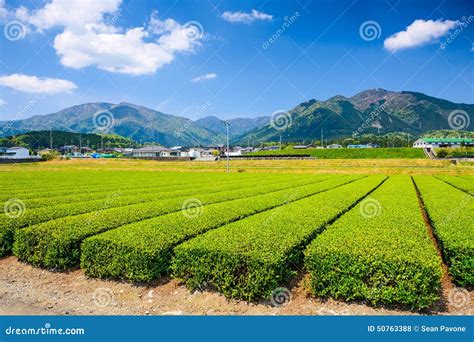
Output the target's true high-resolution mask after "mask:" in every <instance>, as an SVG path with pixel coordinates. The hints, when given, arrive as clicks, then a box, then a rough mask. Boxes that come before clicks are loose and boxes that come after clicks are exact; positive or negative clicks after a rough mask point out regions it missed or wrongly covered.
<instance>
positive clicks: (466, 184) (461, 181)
mask: <svg viewBox="0 0 474 342" xmlns="http://www.w3.org/2000/svg"><path fill="white" fill-rule="evenodd" d="M435 178H438V179H441V180H442V181H445V182H446V183H448V184H450V185H451V186H453V187H455V188H458V189H461V190H463V191H466V192H468V193H469V194H470V195H471V196H472V195H474V182H473V181H472V180H468V179H466V178H461V177H455V176H436V177H435Z"/></svg>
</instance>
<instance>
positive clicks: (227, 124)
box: [223, 121, 230, 173]
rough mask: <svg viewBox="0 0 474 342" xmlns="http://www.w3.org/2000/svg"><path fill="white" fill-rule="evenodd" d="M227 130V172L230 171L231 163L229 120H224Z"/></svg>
mask: <svg viewBox="0 0 474 342" xmlns="http://www.w3.org/2000/svg"><path fill="white" fill-rule="evenodd" d="M223 123H224V125H225V128H226V131H227V173H229V172H230V165H229V152H230V151H229V126H230V123H229V121H223Z"/></svg>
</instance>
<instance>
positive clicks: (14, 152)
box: [0, 146, 30, 159]
mask: <svg viewBox="0 0 474 342" xmlns="http://www.w3.org/2000/svg"><path fill="white" fill-rule="evenodd" d="M0 158H3V159H25V158H30V150H28V149H27V148H25V147H21V146H17V147H0Z"/></svg>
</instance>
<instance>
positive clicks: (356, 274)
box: [305, 176, 442, 309]
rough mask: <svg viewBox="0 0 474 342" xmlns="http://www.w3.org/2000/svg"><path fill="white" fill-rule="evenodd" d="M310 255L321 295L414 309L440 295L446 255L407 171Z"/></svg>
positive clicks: (334, 227) (343, 220)
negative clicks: (430, 230)
mask: <svg viewBox="0 0 474 342" xmlns="http://www.w3.org/2000/svg"><path fill="white" fill-rule="evenodd" d="M305 254H306V258H305V265H306V268H307V269H308V271H309V273H310V276H311V281H310V283H311V291H312V293H313V294H315V295H317V296H323V297H326V296H331V297H334V298H336V299H346V300H364V301H367V302H369V303H371V304H374V305H377V304H401V305H405V306H409V307H411V308H413V309H420V308H425V307H428V306H430V305H431V304H432V303H434V302H435V301H436V300H437V299H438V298H439V290H440V289H441V276H442V272H441V259H440V257H439V256H438V254H437V252H436V248H435V246H434V244H433V242H432V241H431V239H430V236H429V234H428V231H427V228H426V226H425V223H424V221H423V217H422V215H421V212H420V208H419V203H418V199H417V195H416V191H415V188H414V186H413V183H412V181H411V179H410V177H408V176H393V177H390V178H389V179H388V180H387V181H386V182H385V183H384V184H383V185H382V186H381V187H380V188H378V189H377V190H376V191H374V192H373V193H372V194H371V195H370V197H368V198H367V199H366V200H365V201H362V202H361V203H360V204H358V205H357V206H356V207H355V208H354V209H352V210H351V211H350V212H348V213H346V214H345V215H343V216H342V217H341V218H340V219H339V220H337V221H336V222H335V223H334V224H333V225H331V226H329V227H328V229H326V231H325V232H324V233H322V234H321V235H320V236H318V237H317V238H316V239H315V240H314V241H313V242H312V243H311V245H310V246H309V247H308V249H307V250H306V252H305Z"/></svg>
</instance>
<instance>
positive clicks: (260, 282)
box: [172, 176, 385, 301]
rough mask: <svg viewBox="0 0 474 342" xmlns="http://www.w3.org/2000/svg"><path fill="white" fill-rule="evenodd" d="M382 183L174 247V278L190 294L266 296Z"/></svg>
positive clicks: (358, 184)
mask: <svg viewBox="0 0 474 342" xmlns="http://www.w3.org/2000/svg"><path fill="white" fill-rule="evenodd" d="M384 179H385V177H383V176H368V177H366V178H363V179H360V180H357V181H355V182H352V183H350V184H347V185H343V186H340V187H337V188H332V189H330V190H328V191H325V192H322V193H319V194H316V195H313V196H310V197H308V198H305V199H302V200H298V201H295V202H292V203H290V204H287V205H284V206H282V207H278V208H275V209H272V210H268V211H265V212H263V213H260V214H256V215H253V216H251V217H249V218H246V219H243V220H240V221H237V222H234V223H230V224H228V225H225V226H223V227H220V228H218V229H214V230H211V231H209V232H207V233H204V234H202V235H200V236H197V237H196V238H194V239H192V240H189V241H187V242H185V243H183V244H181V245H178V246H177V247H176V248H175V249H174V253H175V256H174V258H173V262H172V271H173V275H174V276H175V277H177V278H179V279H181V280H183V281H184V282H185V284H186V285H187V286H188V287H189V288H190V289H193V290H194V289H197V288H201V287H212V288H215V289H217V290H218V291H219V292H221V293H223V294H224V295H225V296H226V297H236V298H241V299H245V300H249V301H253V300H256V299H259V298H269V297H270V296H271V294H272V291H273V290H275V289H276V288H277V287H279V286H282V285H285V284H287V283H288V282H289V281H290V280H291V279H292V278H293V277H294V276H295V275H296V271H295V269H296V268H297V266H298V265H301V263H302V261H303V249H304V247H305V246H306V245H307V244H308V243H309V242H310V241H311V240H312V239H313V238H314V236H315V235H316V234H318V233H319V232H320V231H321V230H323V229H324V227H325V225H326V224H328V223H329V222H331V221H332V220H335V219H336V218H337V217H338V216H339V215H341V214H342V213H343V212H344V211H346V210H348V208H350V207H351V206H352V205H354V204H355V203H356V202H357V201H358V200H360V199H361V198H362V197H363V196H365V195H366V194H367V193H369V192H370V191H372V190H373V189H374V188H375V187H377V186H378V185H379V184H380V183H381V182H382V181H383V180H384Z"/></svg>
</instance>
